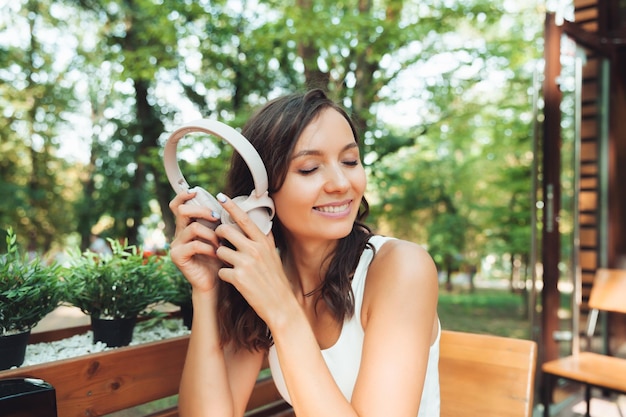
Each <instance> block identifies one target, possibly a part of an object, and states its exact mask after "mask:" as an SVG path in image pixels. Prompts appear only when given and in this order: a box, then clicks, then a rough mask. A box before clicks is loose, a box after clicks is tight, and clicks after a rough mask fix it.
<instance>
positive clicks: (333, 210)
mask: <svg viewBox="0 0 626 417" xmlns="http://www.w3.org/2000/svg"><path fill="white" fill-rule="evenodd" d="M348 206H349V204H342V205H340V206H323V207H316V208H315V210H317V211H321V212H322V213H341V212H343V211H346V210H347V209H348Z"/></svg>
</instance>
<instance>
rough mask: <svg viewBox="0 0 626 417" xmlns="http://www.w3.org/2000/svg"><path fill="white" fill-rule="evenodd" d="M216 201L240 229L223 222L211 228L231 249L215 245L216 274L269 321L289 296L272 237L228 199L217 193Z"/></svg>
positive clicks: (289, 292)
mask: <svg viewBox="0 0 626 417" xmlns="http://www.w3.org/2000/svg"><path fill="white" fill-rule="evenodd" d="M217 200H218V201H219V202H220V204H222V206H223V207H224V209H225V210H226V211H228V213H229V214H230V217H231V220H232V221H233V222H235V223H236V224H237V226H239V228H240V229H241V231H239V230H237V228H236V227H233V226H230V225H225V224H221V225H220V226H218V227H217V229H215V232H216V234H217V235H218V237H219V238H220V239H222V240H227V241H228V242H230V243H231V245H232V246H233V247H234V248H235V249H231V248H229V247H227V246H220V247H219V248H217V251H216V253H217V256H218V258H219V259H220V260H221V261H223V262H224V264H225V265H224V266H223V267H222V268H220V269H219V272H218V276H219V278H220V279H222V280H224V281H226V282H229V283H231V284H233V285H234V286H235V288H237V290H238V291H239V292H240V293H241V295H243V297H244V298H245V299H246V300H247V301H248V303H249V304H250V306H251V307H252V308H253V309H254V310H255V311H256V313H257V314H258V315H259V317H261V318H262V319H263V320H264V321H265V322H266V323H268V324H269V323H270V321H271V316H270V313H276V312H278V311H279V310H280V307H281V306H283V305H284V304H285V303H284V300H285V297H289V296H293V292H292V291H291V287H290V285H289V282H288V280H287V277H286V276H285V273H284V271H283V266H282V262H281V259H280V256H279V254H278V251H277V250H276V244H275V242H274V237H273V235H272V233H271V232H270V234H269V235H267V236H266V235H265V234H264V233H263V232H262V231H261V230H260V229H259V228H258V227H257V225H256V224H255V223H254V222H253V221H252V219H251V218H250V217H249V216H248V214H247V213H246V212H244V211H243V210H242V209H241V208H240V207H239V206H237V204H236V203H235V202H233V201H232V200H231V199H230V198H227V197H226V196H225V195H223V194H218V195H217ZM242 232H243V233H242Z"/></svg>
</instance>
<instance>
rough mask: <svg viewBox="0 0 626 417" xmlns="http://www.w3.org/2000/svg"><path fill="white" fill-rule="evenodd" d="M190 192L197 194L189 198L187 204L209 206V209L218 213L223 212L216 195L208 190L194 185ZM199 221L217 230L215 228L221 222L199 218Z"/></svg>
mask: <svg viewBox="0 0 626 417" xmlns="http://www.w3.org/2000/svg"><path fill="white" fill-rule="evenodd" d="M189 192H190V193H196V196H195V197H194V198H192V199H191V200H187V202H186V203H185V204H193V205H197V206H200V207H207V208H208V209H209V210H211V211H214V212H216V213H220V214H221V213H222V211H223V210H222V206H220V204H219V203H218V202H217V200H216V199H215V197H213V196H212V195H211V194H210V193H209V192H208V191H206V190H205V189H204V188H201V187H193V188H190V189H189ZM224 212H225V211H224ZM197 221H198V222H200V223H202V224H203V225H205V226H207V227H210V228H211V229H213V230H215V228H216V227H217V226H218V225H219V224H220V222H219V221H218V222H210V221H208V220H206V219H198V220H197Z"/></svg>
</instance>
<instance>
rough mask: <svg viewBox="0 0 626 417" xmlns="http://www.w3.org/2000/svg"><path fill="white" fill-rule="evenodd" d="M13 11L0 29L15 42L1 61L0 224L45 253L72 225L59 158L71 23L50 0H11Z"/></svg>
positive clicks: (68, 106) (68, 88)
mask: <svg viewBox="0 0 626 417" xmlns="http://www.w3.org/2000/svg"><path fill="white" fill-rule="evenodd" d="M9 12H10V15H7V16H5V19H7V18H8V19H9V20H13V24H14V25H15V26H13V27H8V26H7V23H6V20H4V21H3V27H2V31H4V32H10V33H11V34H12V35H13V36H11V37H10V39H12V42H9V43H5V44H4V45H3V48H4V49H3V51H2V52H3V53H2V54H1V56H2V58H0V60H1V64H2V66H1V67H2V68H4V70H3V71H1V72H0V79H1V81H2V82H1V83H0V103H1V108H2V114H3V117H4V119H5V123H3V124H2V125H3V126H2V127H1V128H0V129H1V130H0V133H1V135H2V141H1V145H0V146H2V152H1V153H2V160H1V162H0V172H1V173H2V177H1V180H0V189H1V190H2V193H1V194H2V196H3V198H2V199H1V200H0V222H1V223H0V228H7V227H10V226H12V227H13V228H14V230H15V231H16V233H17V234H18V235H19V236H20V240H27V242H22V243H23V244H24V246H25V247H27V248H28V250H36V251H39V252H46V251H48V250H49V249H50V248H51V247H52V245H53V243H55V242H59V241H61V240H62V239H63V237H64V236H65V235H66V234H67V233H70V232H71V231H72V230H73V226H74V225H73V220H74V218H73V211H72V206H71V198H72V195H71V191H70V190H71V187H72V186H73V185H74V184H75V181H74V178H73V177H72V176H71V173H72V169H71V166H70V165H69V164H68V163H67V162H66V161H65V160H63V159H61V158H58V157H56V156H55V151H56V149H57V148H58V146H59V142H60V140H62V139H61V136H60V135H61V132H63V130H64V129H66V128H67V124H66V123H67V121H66V116H67V115H68V114H69V113H70V112H71V111H73V110H74V107H73V104H74V103H73V102H72V99H73V95H72V89H73V81H72V80H71V78H70V77H68V74H67V73H66V68H67V67H66V63H65V62H63V60H59V59H58V55H59V54H60V51H61V49H62V44H61V42H58V41H57V42H55V41H54V36H56V35H58V34H60V33H61V32H62V31H63V30H64V28H65V27H66V26H65V22H64V21H63V20H62V19H60V18H59V17H58V16H56V15H55V13H54V10H51V9H50V3H49V2H47V1H34V0H29V1H26V2H24V3H23V4H19V3H18V4H14V5H13V6H12V7H11V9H10V10H9ZM17 33H19V34H20V36H19V37H18V36H16V35H17ZM67 174H70V175H69V176H68V175H67ZM51 202H54V204H51Z"/></svg>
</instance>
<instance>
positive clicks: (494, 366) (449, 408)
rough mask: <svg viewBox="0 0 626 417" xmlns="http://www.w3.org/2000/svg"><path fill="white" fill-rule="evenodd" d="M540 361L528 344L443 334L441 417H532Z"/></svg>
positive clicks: (533, 346) (440, 365)
mask: <svg viewBox="0 0 626 417" xmlns="http://www.w3.org/2000/svg"><path fill="white" fill-rule="evenodd" d="M536 358H537V346H536V344H535V342H533V341H530V340H521V339H511V338H504V337H498V336H490V335H478V334H470V333H459V332H452V331H444V332H442V335H441V348H440V359H439V378H440V390H441V417H458V416H464V417H522V416H531V415H532V406H533V387H534V375H535V363H536Z"/></svg>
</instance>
